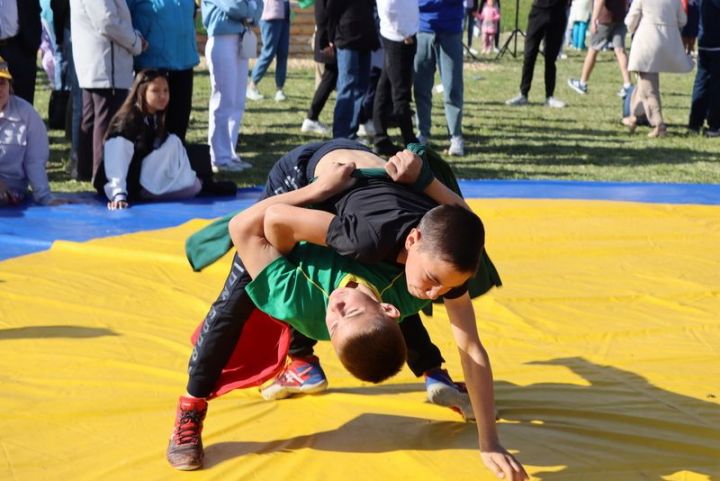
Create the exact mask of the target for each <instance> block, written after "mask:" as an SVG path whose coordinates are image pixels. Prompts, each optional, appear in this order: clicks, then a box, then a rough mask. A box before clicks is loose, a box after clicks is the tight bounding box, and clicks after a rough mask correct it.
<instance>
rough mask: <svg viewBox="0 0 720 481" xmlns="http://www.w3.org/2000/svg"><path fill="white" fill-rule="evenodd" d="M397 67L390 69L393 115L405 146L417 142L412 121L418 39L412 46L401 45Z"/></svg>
mask: <svg viewBox="0 0 720 481" xmlns="http://www.w3.org/2000/svg"><path fill="white" fill-rule="evenodd" d="M399 46H400V52H399V56H398V58H397V65H392V66H391V67H390V68H389V69H388V79H389V80H390V86H391V91H392V105H393V109H392V112H393V113H392V115H393V117H394V118H395V119H396V120H397V123H398V127H399V128H400V133H401V134H402V138H403V143H404V144H405V145H407V144H410V143H413V142H417V137H416V136H415V129H414V128H413V121H412V107H411V104H412V86H413V62H414V60H415V52H416V51H417V39H416V40H415V42H413V43H412V44H405V43H402V42H401V43H400V45H399Z"/></svg>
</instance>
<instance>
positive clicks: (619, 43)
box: [568, 0, 632, 98]
mask: <svg viewBox="0 0 720 481" xmlns="http://www.w3.org/2000/svg"><path fill="white" fill-rule="evenodd" d="M626 13H627V0H595V4H594V5H593V11H592V16H591V17H590V33H591V34H592V37H591V38H590V49H589V50H588V53H587V55H586V56H585V62H584V63H583V69H582V74H581V75H580V78H579V79H574V78H571V79H568V85H569V86H570V88H571V89H573V90H574V91H575V92H577V93H579V94H581V95H585V94H586V93H587V91H588V86H587V82H588V80H589V79H590V74H591V73H592V71H593V68H595V61H596V60H597V56H598V53H600V50H602V49H603V48H604V47H605V45H607V44H612V46H613V49H614V50H615V57H616V58H617V63H618V67H619V68H620V74H621V75H622V79H623V85H622V87H621V88H620V90H619V91H618V96H619V97H622V98H625V97H626V96H627V94H628V92H630V87H631V86H632V84H631V83H630V73H629V72H628V68H627V64H628V58H627V54H626V53H625V35H627V27H626V26H625V23H624V20H625V14H626Z"/></svg>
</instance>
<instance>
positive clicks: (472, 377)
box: [445, 293, 528, 481]
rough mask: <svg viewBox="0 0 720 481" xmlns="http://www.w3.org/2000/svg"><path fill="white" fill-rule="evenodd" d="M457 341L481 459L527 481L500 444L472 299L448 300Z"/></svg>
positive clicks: (503, 474) (500, 473)
mask: <svg viewBox="0 0 720 481" xmlns="http://www.w3.org/2000/svg"><path fill="white" fill-rule="evenodd" d="M445 306H446V308H447V312H448V316H449V318H450V324H451V327H452V333H453V337H454V338H455V342H456V344H457V347H458V351H459V352H460V362H461V364H462V368H463V374H464V375H465V383H466V385H467V388H468V394H469V395H470V402H471V403H472V407H473V412H474V413H475V419H476V421H477V430H478V441H479V443H480V456H481V457H482V460H483V463H485V466H486V467H487V468H488V469H489V470H490V471H492V472H493V473H495V475H496V476H497V477H498V478H502V479H505V480H506V481H523V480H526V479H528V476H527V473H526V472H525V469H524V468H523V466H522V464H520V463H519V462H518V461H517V460H516V459H515V458H514V457H513V455H512V454H510V453H509V452H508V451H507V450H506V449H505V448H504V447H503V446H502V444H500V438H499V436H498V432H497V428H496V426H495V400H494V393H493V377H492V369H491V367H490V358H489V357H488V354H487V351H485V348H484V347H483V345H482V343H481V342H480V338H479V336H478V332H477V327H476V325H475V311H474V310H473V306H472V301H471V300H470V296H469V295H468V294H467V293H465V294H464V295H462V296H460V297H458V298H456V299H445Z"/></svg>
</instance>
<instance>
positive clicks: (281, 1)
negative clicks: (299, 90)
mask: <svg viewBox="0 0 720 481" xmlns="http://www.w3.org/2000/svg"><path fill="white" fill-rule="evenodd" d="M260 34H261V36H262V44H263V46H262V50H261V51H260V57H259V58H258V59H257V62H255V67H254V68H253V71H252V80H251V82H250V85H248V88H247V98H249V99H250V100H261V99H262V98H263V95H262V94H261V93H260V92H259V91H258V89H257V85H258V84H259V83H260V81H261V80H262V78H263V76H264V75H265V72H266V71H267V69H268V67H269V66H270V63H271V62H272V61H273V58H275V88H276V91H275V101H276V102H282V101H283V100H285V98H286V97H285V92H283V87H284V86H285V79H286V78H287V60H288V53H289V51H290V2H288V1H287V0H266V1H265V6H264V7H263V13H262V17H260Z"/></svg>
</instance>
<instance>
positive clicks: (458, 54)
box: [437, 34, 464, 138]
mask: <svg viewBox="0 0 720 481" xmlns="http://www.w3.org/2000/svg"><path fill="white" fill-rule="evenodd" d="M437 38H438V40H439V42H438V44H439V61H440V78H441V80H442V84H443V87H444V92H443V101H444V106H445V120H446V121H447V127H448V132H449V133H450V136H451V137H455V138H462V133H463V132H462V115H463V89H464V82H463V46H462V36H461V35H460V34H438V36H437Z"/></svg>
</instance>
